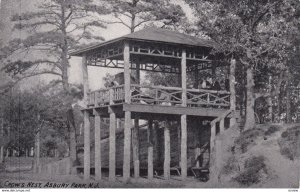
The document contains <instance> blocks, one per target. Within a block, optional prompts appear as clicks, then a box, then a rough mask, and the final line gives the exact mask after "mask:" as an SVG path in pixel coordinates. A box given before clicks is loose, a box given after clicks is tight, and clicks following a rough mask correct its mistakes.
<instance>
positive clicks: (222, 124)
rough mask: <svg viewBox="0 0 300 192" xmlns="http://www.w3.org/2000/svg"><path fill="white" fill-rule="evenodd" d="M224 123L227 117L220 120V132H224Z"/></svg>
mask: <svg viewBox="0 0 300 192" xmlns="http://www.w3.org/2000/svg"><path fill="white" fill-rule="evenodd" d="M224 123H225V119H224V118H222V119H221V120H220V134H223V132H224V131H225V125H224Z"/></svg>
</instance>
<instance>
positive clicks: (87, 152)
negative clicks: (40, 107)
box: [82, 55, 91, 180]
mask: <svg viewBox="0 0 300 192" xmlns="http://www.w3.org/2000/svg"><path fill="white" fill-rule="evenodd" d="M82 78H83V100H84V104H85V107H86V108H87V104H88V92H89V82H88V70H87V61H86V55H83V57H82ZM83 115H84V118H83V123H84V166H83V168H84V179H85V180H89V179H90V166H91V165H90V161H91V159H90V158H91V157H90V156H91V153H90V145H91V141H90V118H89V112H88V111H87V110H85V111H84V112H83Z"/></svg>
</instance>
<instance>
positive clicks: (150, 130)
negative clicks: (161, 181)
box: [147, 119, 153, 179]
mask: <svg viewBox="0 0 300 192" xmlns="http://www.w3.org/2000/svg"><path fill="white" fill-rule="evenodd" d="M147 134H148V179H153V120H152V119H150V120H149V121H148V130H147Z"/></svg>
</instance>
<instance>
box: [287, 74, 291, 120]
mask: <svg viewBox="0 0 300 192" xmlns="http://www.w3.org/2000/svg"><path fill="white" fill-rule="evenodd" d="M287 75H288V77H287V83H286V122H287V123H291V122H292V115H291V92H290V91H291V89H290V81H291V78H290V76H291V74H290V71H289V70H288V74H287Z"/></svg>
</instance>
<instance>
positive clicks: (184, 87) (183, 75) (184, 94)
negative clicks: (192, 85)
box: [181, 49, 187, 107]
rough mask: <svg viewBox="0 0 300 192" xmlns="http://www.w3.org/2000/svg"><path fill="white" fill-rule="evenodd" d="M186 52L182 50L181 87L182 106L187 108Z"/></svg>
mask: <svg viewBox="0 0 300 192" xmlns="http://www.w3.org/2000/svg"><path fill="white" fill-rule="evenodd" d="M186 80H187V76H186V51H185V49H183V50H182V57H181V87H182V106H183V107H186V105H187V85H186Z"/></svg>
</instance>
